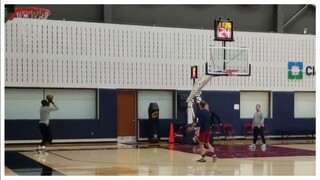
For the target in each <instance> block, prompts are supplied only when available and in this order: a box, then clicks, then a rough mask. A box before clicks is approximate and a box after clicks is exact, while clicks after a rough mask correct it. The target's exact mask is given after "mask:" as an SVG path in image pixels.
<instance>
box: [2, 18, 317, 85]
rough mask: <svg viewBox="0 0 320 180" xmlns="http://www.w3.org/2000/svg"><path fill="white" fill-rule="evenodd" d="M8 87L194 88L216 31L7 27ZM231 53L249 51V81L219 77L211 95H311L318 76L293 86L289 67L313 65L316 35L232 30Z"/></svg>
mask: <svg viewBox="0 0 320 180" xmlns="http://www.w3.org/2000/svg"><path fill="white" fill-rule="evenodd" d="M5 34H6V51H5V52H6V54H5V58H6V59H5V68H4V69H6V72H5V86H6V87H65V88H88V87H90V88H101V87H102V88H105V87H109V88H122V89H191V87H192V80H191V79H190V67H191V65H199V66H200V67H199V75H200V76H201V75H203V74H204V65H205V62H206V61H208V60H209V58H210V52H209V48H208V47H209V45H213V46H221V42H217V41H213V39H214V31H213V30H196V29H183V28H162V27H147V26H133V25H116V24H106V23H84V22H68V21H53V20H45V21H38V20H27V19H25V20H23V21H22V22H21V21H19V19H16V20H14V21H8V22H7V24H6V32H5ZM234 36H235V42H227V43H226V44H227V46H229V47H231V46H232V47H247V48H250V50H251V64H252V76H251V77H246V78H245V77H217V78H213V80H211V82H210V83H209V84H208V85H207V86H206V87H205V89H207V90H211V89H213V90H260V91H265V90H275V91H277V90H292V91H299V90H304V91H314V90H315V76H304V78H303V79H302V80H288V61H303V62H304V64H305V66H307V65H311V66H314V65H315V36H314V35H291V34H275V33H252V32H235V33H234Z"/></svg>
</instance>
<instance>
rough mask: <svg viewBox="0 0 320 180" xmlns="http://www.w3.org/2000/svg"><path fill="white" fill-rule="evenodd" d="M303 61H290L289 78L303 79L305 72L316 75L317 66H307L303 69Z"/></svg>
mask: <svg viewBox="0 0 320 180" xmlns="http://www.w3.org/2000/svg"><path fill="white" fill-rule="evenodd" d="M303 65H304V64H303V62H292V61H290V62H288V78H289V79H303V74H306V75H308V76H311V75H313V76H314V75H315V74H316V72H315V67H314V66H307V67H306V69H305V70H304V69H303Z"/></svg>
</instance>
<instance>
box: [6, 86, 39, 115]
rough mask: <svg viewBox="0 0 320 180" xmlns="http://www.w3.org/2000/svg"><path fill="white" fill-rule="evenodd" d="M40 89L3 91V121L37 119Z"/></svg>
mask: <svg viewBox="0 0 320 180" xmlns="http://www.w3.org/2000/svg"><path fill="white" fill-rule="evenodd" d="M42 99H43V90H42V89H5V119H39V118H40V114H39V108H40V107H41V100H42Z"/></svg>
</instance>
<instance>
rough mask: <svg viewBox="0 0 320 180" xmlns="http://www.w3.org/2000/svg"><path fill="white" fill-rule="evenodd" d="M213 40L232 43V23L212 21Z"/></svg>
mask: <svg viewBox="0 0 320 180" xmlns="http://www.w3.org/2000/svg"><path fill="white" fill-rule="evenodd" d="M214 31H215V33H214V40H215V41H234V39H233V21H230V20H229V19H228V20H221V19H216V20H214Z"/></svg>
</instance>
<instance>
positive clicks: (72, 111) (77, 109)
mask: <svg viewBox="0 0 320 180" xmlns="http://www.w3.org/2000/svg"><path fill="white" fill-rule="evenodd" d="M46 94H52V95H54V101H55V102H56V103H57V105H58V107H59V109H60V110H59V111H55V112H53V113H51V115H50V118H51V119H96V109H97V105H96V104H97V103H96V90H74V89H45V90H44V89H6V91H5V112H6V114H5V118H6V119H33V120H34V119H39V118H40V114H39V109H40V107H41V100H42V99H44V97H45V96H46Z"/></svg>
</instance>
